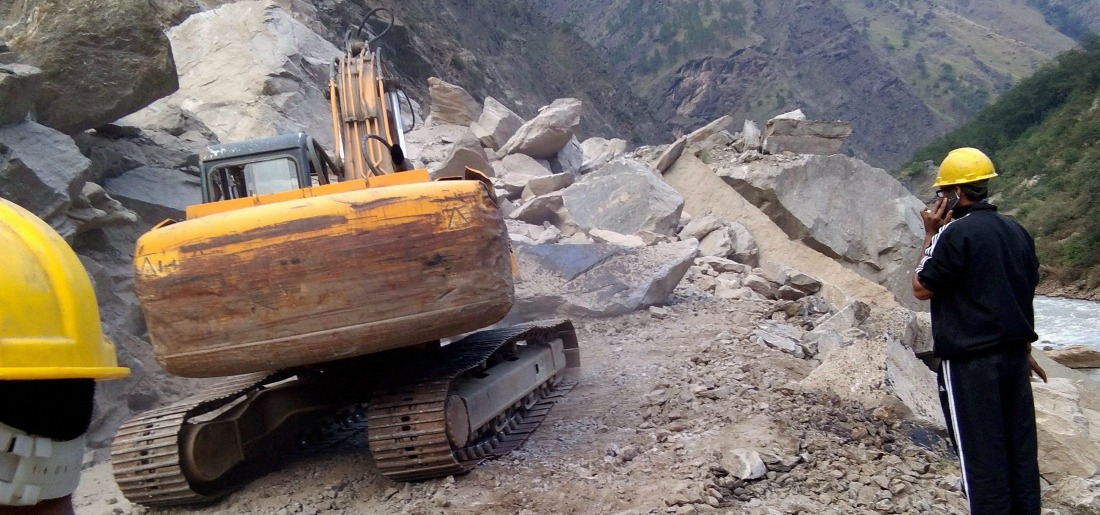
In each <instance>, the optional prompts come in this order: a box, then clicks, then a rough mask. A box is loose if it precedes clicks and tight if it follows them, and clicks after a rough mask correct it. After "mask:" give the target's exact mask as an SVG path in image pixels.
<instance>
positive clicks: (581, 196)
mask: <svg viewBox="0 0 1100 515" xmlns="http://www.w3.org/2000/svg"><path fill="white" fill-rule="evenodd" d="M562 196H563V198H564V200H565V207H566V209H568V210H569V212H570V213H571V214H572V215H573V219H574V220H575V221H576V222H577V224H578V225H579V226H580V227H581V228H583V229H585V230H588V229H605V230H609V231H613V232H617V233H620V234H637V233H639V232H641V231H650V232H653V233H656V234H666V235H672V234H675V231H676V226H677V223H678V222H679V220H680V211H681V210H682V209H683V207H684V199H683V197H681V196H680V194H679V193H677V192H676V190H674V189H672V188H671V187H670V186H669V185H668V184H665V182H664V181H662V180H661V179H660V178H659V177H658V176H657V175H656V174H655V173H653V170H652V169H651V168H649V167H648V166H646V165H645V164H643V163H640V162H638V161H633V160H621V159H620V160H616V161H612V162H611V163H610V164H608V165H607V166H604V167H603V168H601V169H600V170H598V171H596V172H593V173H590V174H588V175H585V176H583V177H582V178H581V179H580V180H579V181H577V182H575V183H574V184H573V185H572V186H570V187H568V188H566V189H565V190H564V191H563V192H562Z"/></svg>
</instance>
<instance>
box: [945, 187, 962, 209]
mask: <svg viewBox="0 0 1100 515" xmlns="http://www.w3.org/2000/svg"><path fill="white" fill-rule="evenodd" d="M943 198H944V200H946V201H947V210H948V211H951V210H952V209H955V204H958V203H959V194H958V193H955V190H950V191H946V192H944V195H943Z"/></svg>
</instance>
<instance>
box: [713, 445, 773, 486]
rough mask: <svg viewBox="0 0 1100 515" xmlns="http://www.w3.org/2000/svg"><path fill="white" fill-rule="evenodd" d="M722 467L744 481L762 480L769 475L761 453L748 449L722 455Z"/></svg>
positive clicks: (735, 450)
mask: <svg viewBox="0 0 1100 515" xmlns="http://www.w3.org/2000/svg"><path fill="white" fill-rule="evenodd" d="M722 466H723V467H725V469H726V471H728V472H729V473H730V475H732V476H733V477H736V478H738V479H743V480H746V481H748V480H753V479H760V478H762V477H764V475H765V474H767V473H768V467H767V466H766V465H764V460H762V459H760V453H758V452H756V451H751V450H748V449H733V450H730V451H728V452H725V453H722Z"/></svg>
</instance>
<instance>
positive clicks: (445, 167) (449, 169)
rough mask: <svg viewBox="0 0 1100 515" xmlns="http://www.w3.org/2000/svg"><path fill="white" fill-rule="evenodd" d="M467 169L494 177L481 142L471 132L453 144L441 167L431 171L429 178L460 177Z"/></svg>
mask: <svg viewBox="0 0 1100 515" xmlns="http://www.w3.org/2000/svg"><path fill="white" fill-rule="evenodd" d="M467 167H468V168H473V169H474V170H477V171H479V172H481V173H483V174H485V175H488V176H490V177H492V176H493V175H495V172H494V171H493V167H492V165H490V164H489V160H488V159H486V158H485V151H484V150H482V148H481V142H479V141H478V140H477V138H475V137H474V134H473V133H472V132H466V134H465V135H464V137H463V138H462V139H460V140H458V141H456V142H454V145H452V146H451V151H450V153H448V154H447V157H446V158H445V159H444V160H443V163H442V165H441V166H440V167H439V168H437V169H434V170H431V177H432V179H438V178H440V177H462V175H463V174H464V173H465V171H466V168H467Z"/></svg>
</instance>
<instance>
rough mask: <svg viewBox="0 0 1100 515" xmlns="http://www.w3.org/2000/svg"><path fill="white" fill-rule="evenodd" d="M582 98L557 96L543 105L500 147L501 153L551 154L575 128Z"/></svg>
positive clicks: (560, 147) (551, 155)
mask: <svg viewBox="0 0 1100 515" xmlns="http://www.w3.org/2000/svg"><path fill="white" fill-rule="evenodd" d="M581 107H582V105H581V101H580V100H577V99H575V98H559V99H557V100H555V101H554V102H553V103H551V104H550V105H549V106H546V107H544V108H543V109H542V111H540V112H539V114H538V116H535V117H534V118H532V119H531V120H529V121H528V122H527V123H525V124H523V126H522V127H520V128H519V130H518V131H516V133H515V134H514V135H513V136H512V138H511V139H509V140H508V142H507V143H505V144H504V146H503V147H501V148H500V154H502V155H508V154H527V155H529V156H531V157H533V158H536V159H550V158H552V157H554V155H555V154H557V153H558V152H559V151H561V149H563V148H565V145H566V144H567V143H569V140H570V139H571V138H572V137H573V134H574V132H576V130H577V125H579V124H580V122H581Z"/></svg>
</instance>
